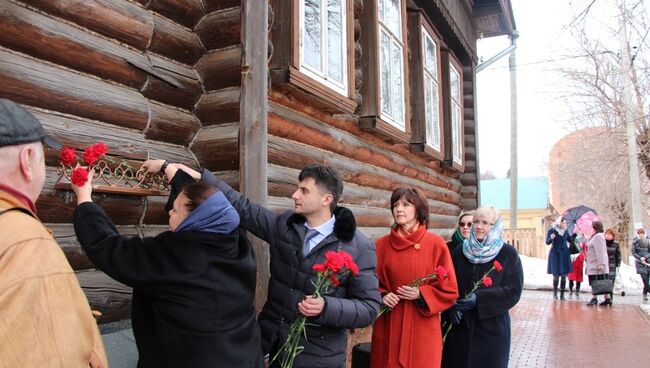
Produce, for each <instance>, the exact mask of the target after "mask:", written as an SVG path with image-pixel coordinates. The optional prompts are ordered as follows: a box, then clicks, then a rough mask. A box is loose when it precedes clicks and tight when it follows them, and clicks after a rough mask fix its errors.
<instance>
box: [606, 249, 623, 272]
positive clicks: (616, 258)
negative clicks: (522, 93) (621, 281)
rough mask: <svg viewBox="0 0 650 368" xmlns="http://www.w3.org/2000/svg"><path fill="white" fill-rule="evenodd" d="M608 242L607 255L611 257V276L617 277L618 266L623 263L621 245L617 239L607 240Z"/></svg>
mask: <svg viewBox="0 0 650 368" xmlns="http://www.w3.org/2000/svg"><path fill="white" fill-rule="evenodd" d="M605 244H607V257H608V258H609V278H610V279H612V280H614V279H615V278H616V268H617V267H619V266H620V265H621V247H620V246H619V244H618V242H617V241H609V240H605Z"/></svg>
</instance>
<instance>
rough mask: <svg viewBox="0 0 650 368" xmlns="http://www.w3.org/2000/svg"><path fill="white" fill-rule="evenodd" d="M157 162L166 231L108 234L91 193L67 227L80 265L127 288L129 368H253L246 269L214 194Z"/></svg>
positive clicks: (248, 260)
mask: <svg viewBox="0 0 650 368" xmlns="http://www.w3.org/2000/svg"><path fill="white" fill-rule="evenodd" d="M161 164H162V161H161V160H153V161H148V162H147V163H145V166H147V167H148V168H149V171H153V172H157V171H158V170H160V169H161V166H163V168H162V169H163V171H164V172H165V174H166V175H167V177H168V178H169V179H170V182H171V186H172V190H171V194H170V197H169V200H168V202H167V206H166V210H168V213H169V231H165V232H163V233H161V234H159V235H158V236H156V237H145V238H140V237H137V236H136V237H127V236H122V235H120V234H119V233H118V231H117V229H116V228H115V226H114V225H113V223H112V222H111V220H110V219H109V218H108V216H106V214H105V213H104V211H103V210H102V208H101V207H99V206H98V205H96V204H94V203H93V202H92V198H91V194H92V187H91V184H90V181H88V182H87V183H86V184H85V185H84V186H83V187H78V186H74V185H73V190H74V191H75V193H76V194H77V203H78V206H77V209H76V210H75V214H74V228H75V233H76V235H77V239H78V240H79V242H80V243H81V246H82V247H83V248H84V250H85V251H86V254H87V255H88V258H90V260H91V261H92V262H93V263H94V264H95V265H96V266H97V268H99V269H100V270H102V271H104V272H105V273H106V274H107V275H109V276H110V277H112V278H114V279H115V280H117V281H119V282H121V283H123V284H125V285H127V286H130V287H132V288H133V302H132V309H131V319H132V325H133V334H134V336H135V342H136V346H137V348H138V354H139V361H138V368H146V367H156V368H159V367H175V368H176V367H254V368H259V367H262V366H263V357H262V352H261V342H260V332H259V327H258V325H257V322H256V319H255V308H254V297H255V282H256V275H255V273H256V263H255V257H254V255H253V250H252V247H251V245H250V243H249V242H248V240H247V239H246V237H245V236H244V234H243V233H242V232H240V230H239V229H238V226H239V216H238V215H237V211H235V209H234V208H233V207H232V206H231V205H230V203H229V202H228V200H226V198H225V196H224V195H223V193H221V192H220V191H219V190H217V189H216V188H215V187H212V186H210V185H207V184H203V183H196V182H195V181H194V180H193V179H192V178H191V177H190V176H189V175H187V174H186V173H184V172H183V171H181V170H177V168H176V167H175V166H173V165H167V164H162V165H161Z"/></svg>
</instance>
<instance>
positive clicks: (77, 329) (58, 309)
mask: <svg viewBox="0 0 650 368" xmlns="http://www.w3.org/2000/svg"><path fill="white" fill-rule="evenodd" d="M12 208H14V210H10V209H12ZM5 211H6V212H5ZM0 212H2V214H1V215H0V233H1V234H2V237H1V238H0V367H66V368H67V367H71V368H82V367H83V368H87V367H88V364H89V362H90V361H91V359H92V360H93V361H94V363H97V365H93V366H95V367H108V360H107V359H106V353H105V351H104V344H103V343H102V338H101V336H100V334H99V329H98V328H97V323H96V322H95V319H94V318H93V315H92V312H91V310H90V306H89V305H88V300H87V299H86V296H85V295H84V293H83V291H82V290H81V287H80V286H79V282H78V281H77V278H76V277H75V274H74V271H73V270H72V268H71V267H70V264H69V263H68V261H67V259H66V258H65V255H64V254H63V251H61V248H60V247H59V245H58V244H57V242H56V240H54V238H53V237H52V234H51V233H50V232H49V231H48V230H47V229H46V228H45V226H43V224H42V223H41V222H40V221H39V220H38V219H37V218H36V215H35V214H34V213H32V212H31V211H29V210H28V209H27V208H26V207H25V206H24V205H23V204H21V202H19V201H18V200H17V199H16V198H15V197H13V196H12V195H10V194H9V193H7V192H5V191H2V190H0Z"/></svg>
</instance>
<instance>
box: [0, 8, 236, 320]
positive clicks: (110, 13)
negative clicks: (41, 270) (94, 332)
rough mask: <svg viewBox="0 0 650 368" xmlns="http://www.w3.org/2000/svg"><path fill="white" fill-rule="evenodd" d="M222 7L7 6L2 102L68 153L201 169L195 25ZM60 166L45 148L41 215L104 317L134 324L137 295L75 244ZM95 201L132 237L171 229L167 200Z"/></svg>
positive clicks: (0, 43)
mask: <svg viewBox="0 0 650 368" xmlns="http://www.w3.org/2000/svg"><path fill="white" fill-rule="evenodd" d="M215 9H216V8H215V7H210V6H206V4H204V3H203V2H202V1H201V0H138V1H135V0H132V1H129V0H102V1H99V0H57V1H51V0H21V1H13V0H3V1H0V28H1V29H2V32H0V84H1V85H2V86H3V88H2V90H0V97H2V98H9V99H12V100H14V101H16V102H19V103H21V104H23V105H25V106H26V107H27V108H28V109H29V110H30V111H31V112H33V113H34V114H35V115H36V116H37V117H38V119H39V120H40V121H41V122H42V123H43V125H44V127H45V129H46V130H47V131H48V132H49V133H51V134H52V135H54V136H55V137H57V138H58V139H59V140H60V141H61V143H63V144H64V145H65V146H69V147H74V148H77V149H80V150H81V149H83V148H85V147H87V146H89V145H90V144H92V143H94V142H97V141H103V142H104V143H106V145H107V146H108V148H109V155H110V156H114V157H119V158H123V159H126V160H127V161H129V162H130V163H132V164H133V165H134V166H137V165H139V164H140V163H141V162H142V161H143V160H145V159H147V158H163V159H169V160H171V161H174V162H180V163H185V164H187V165H191V166H194V167H196V166H197V165H198V164H200V161H201V160H200V158H199V159H197V156H195V154H194V152H193V151H192V150H191V149H190V146H191V144H192V142H193V141H195V140H196V138H197V135H198V134H199V132H203V130H201V129H202V120H201V118H200V117H202V115H201V114H200V112H201V110H200V108H199V107H200V106H199V101H201V99H202V97H203V96H204V94H205V90H206V89H205V87H204V85H203V82H202V79H201V78H202V76H201V74H200V73H199V71H202V70H203V69H202V68H200V67H199V66H200V64H199V62H200V61H201V59H202V57H203V56H204V55H205V54H206V48H205V47H204V45H203V42H202V40H201V38H200V37H199V33H198V32H196V31H195V28H196V27H197V25H198V23H199V22H200V21H201V20H202V19H203V18H204V17H205V15H206V13H207V11H208V10H210V11H213V10H215ZM208 89H210V91H212V90H219V88H215V87H214V86H213V85H209V86H208ZM203 120H205V119H203ZM234 121H236V118H235V120H234ZM210 123H214V122H212V121H211V122H209V123H207V124H206V126H208V125H210ZM205 135H206V133H203V136H205ZM207 135H209V134H207ZM196 146H197V147H200V146H201V141H199V142H198V143H196ZM57 163H58V152H54V151H50V150H47V151H46V164H47V181H46V184H45V186H44V190H43V193H42V195H41V196H40V197H39V199H38V201H37V203H36V204H37V208H38V213H39V217H40V218H41V219H42V220H43V222H45V223H46V224H47V226H49V227H50V228H51V229H53V230H54V234H55V237H56V239H57V240H58V241H59V243H60V244H61V247H62V249H63V250H64V253H65V254H66V256H67V257H68V260H69V261H70V263H71V265H72V266H73V268H74V269H75V271H76V272H77V276H78V278H79V280H80V283H81V285H82V287H83V288H84V290H85V292H86V294H87V296H88V298H89V300H90V302H91V305H92V307H93V308H94V309H97V310H99V311H101V312H102V313H103V316H102V317H101V318H100V320H99V321H100V322H109V321H114V320H119V319H124V318H128V317H129V315H130V312H129V310H130V296H131V291H130V289H129V288H127V287H125V286H124V285H121V284H119V283H117V282H115V281H113V280H111V279H110V278H109V277H107V276H106V275H105V274H103V273H102V272H99V271H96V270H94V269H93V265H92V263H90V262H89V261H88V259H87V258H86V256H85V255H84V253H83V251H82V250H81V248H80V247H79V244H78V242H77V241H76V238H75V237H74V231H73V229H72V225H71V220H72V214H73V211H74V202H73V195H72V194H71V193H69V192H68V193H66V192H56V191H55V190H54V189H53V187H54V182H55V180H56V173H55V171H56V168H55V167H56V165H57ZM226 178H227V179H228V180H229V181H230V182H233V181H236V178H234V176H233V175H231V174H226ZM95 200H96V202H98V203H99V204H100V205H101V206H102V207H103V208H104V209H105V210H106V211H107V213H108V215H109V216H110V217H111V219H112V220H113V221H114V222H115V223H116V224H117V225H118V227H119V229H120V230H121V231H122V232H123V233H124V234H131V235H154V234H157V233H159V232H160V231H162V230H165V229H166V228H167V225H166V224H167V218H168V216H167V214H166V213H165V212H164V204H165V201H166V198H164V197H156V196H152V197H135V196H125V195H115V194H98V195H96V196H95Z"/></svg>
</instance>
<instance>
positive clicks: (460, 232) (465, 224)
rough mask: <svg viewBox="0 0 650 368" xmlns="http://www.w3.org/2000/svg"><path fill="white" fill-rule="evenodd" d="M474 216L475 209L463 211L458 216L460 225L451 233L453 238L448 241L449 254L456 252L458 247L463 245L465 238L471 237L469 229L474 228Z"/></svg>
mask: <svg viewBox="0 0 650 368" xmlns="http://www.w3.org/2000/svg"><path fill="white" fill-rule="evenodd" d="M473 218H474V211H468V212H461V214H460V215H459V216H458V227H457V228H456V230H455V231H454V233H453V234H452V235H451V240H450V241H448V242H447V248H449V254H454V251H455V250H456V248H458V247H459V246H461V245H463V242H464V241H465V239H468V238H469V231H470V229H471V228H472V219H473Z"/></svg>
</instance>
